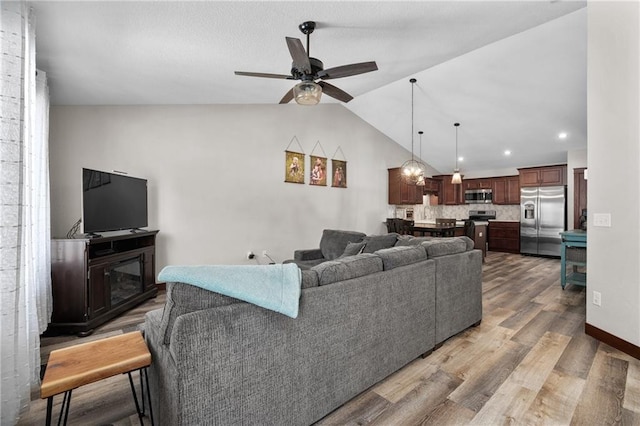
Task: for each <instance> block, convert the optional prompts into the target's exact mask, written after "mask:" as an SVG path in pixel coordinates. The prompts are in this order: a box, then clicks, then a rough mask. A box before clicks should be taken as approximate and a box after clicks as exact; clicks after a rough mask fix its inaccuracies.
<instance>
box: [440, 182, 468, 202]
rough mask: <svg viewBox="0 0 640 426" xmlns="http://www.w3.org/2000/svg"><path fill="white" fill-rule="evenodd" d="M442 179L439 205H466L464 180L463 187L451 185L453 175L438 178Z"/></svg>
mask: <svg viewBox="0 0 640 426" xmlns="http://www.w3.org/2000/svg"><path fill="white" fill-rule="evenodd" d="M437 177H438V178H439V179H440V197H439V198H438V203H439V204H444V205H456V204H464V180H463V181H462V182H463V184H461V185H454V184H452V183H451V178H452V176H451V175H440V176H437Z"/></svg>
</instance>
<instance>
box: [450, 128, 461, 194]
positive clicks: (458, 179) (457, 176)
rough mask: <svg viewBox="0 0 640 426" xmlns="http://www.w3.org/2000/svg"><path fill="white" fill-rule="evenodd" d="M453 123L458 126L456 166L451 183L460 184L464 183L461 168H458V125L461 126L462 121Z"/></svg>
mask: <svg viewBox="0 0 640 426" xmlns="http://www.w3.org/2000/svg"><path fill="white" fill-rule="evenodd" d="M453 125H454V126H455V127H456V168H455V169H453V177H452V178H451V183H452V184H454V185H460V184H461V183H462V176H460V169H458V127H460V123H453Z"/></svg>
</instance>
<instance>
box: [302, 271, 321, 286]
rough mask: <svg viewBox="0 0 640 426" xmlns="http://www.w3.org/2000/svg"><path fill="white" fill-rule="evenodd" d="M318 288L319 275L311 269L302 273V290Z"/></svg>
mask: <svg viewBox="0 0 640 426" xmlns="http://www.w3.org/2000/svg"><path fill="white" fill-rule="evenodd" d="M310 287H318V273H317V272H316V271H312V270H311V269H307V270H303V271H302V285H301V286H300V288H310Z"/></svg>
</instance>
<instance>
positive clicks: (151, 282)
mask: <svg viewBox="0 0 640 426" xmlns="http://www.w3.org/2000/svg"><path fill="white" fill-rule="evenodd" d="M157 233H158V231H142V232H136V233H130V232H126V233H122V234H118V235H114V236H108V237H96V238H75V239H53V240H52V241H51V290H52V293H53V313H52V316H51V323H50V324H49V327H48V329H47V334H59V333H72V334H73V333H78V334H79V335H81V336H83V335H89V334H91V332H92V331H93V329H94V328H95V327H97V326H99V325H101V324H103V323H105V322H107V321H109V320H110V319H112V318H114V317H115V316H117V315H119V314H120V313H122V312H124V311H126V310H128V309H130V308H132V307H133V306H135V305H137V304H139V303H141V302H143V301H144V300H146V299H148V298H150V297H155V296H156V295H157V293H158V289H157V286H156V280H155V239H156V234H157Z"/></svg>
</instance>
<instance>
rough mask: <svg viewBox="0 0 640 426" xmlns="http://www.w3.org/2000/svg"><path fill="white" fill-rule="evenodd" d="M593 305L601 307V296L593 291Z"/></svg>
mask: <svg viewBox="0 0 640 426" xmlns="http://www.w3.org/2000/svg"><path fill="white" fill-rule="evenodd" d="M593 304H594V305H596V306H601V305H602V294H600V292H599V291H595V290H594V292H593Z"/></svg>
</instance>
